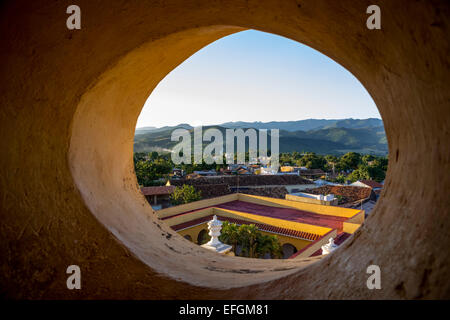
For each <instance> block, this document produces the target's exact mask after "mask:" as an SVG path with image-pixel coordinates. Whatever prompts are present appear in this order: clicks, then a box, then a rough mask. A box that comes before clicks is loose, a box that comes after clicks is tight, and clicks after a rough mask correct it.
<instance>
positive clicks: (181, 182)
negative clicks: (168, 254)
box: [133, 30, 388, 259]
mask: <svg viewBox="0 0 450 320" xmlns="http://www.w3.org/2000/svg"><path fill="white" fill-rule="evenodd" d="M387 152H388V145H387V139H386V134H385V131H384V127H383V122H382V120H381V117H380V114H379V113H378V109H377V107H376V106H375V103H374V102H373V100H372V99H371V97H370V95H369V94H368V93H367V91H366V90H365V89H364V87H363V86H362V85H361V83H360V82H359V81H358V80H357V79H356V78H355V77H354V76H353V75H352V74H351V73H350V72H348V71H347V70H346V69H344V68H343V67H342V66H340V65H339V64H337V63H336V62H334V61H333V60H331V59H330V58H328V57H326V56H325V55H323V54H321V53H319V52H317V51H315V50H314V49H312V48H310V47H307V46H305V45H302V44H300V43H298V42H295V41H292V40H288V39H286V38H283V37H280V36H276V35H272V34H267V33H263V32H259V31H254V30H248V31H242V32H239V33H236V34H233V35H230V36H227V37H225V38H222V39H220V40H218V41H216V42H214V43H212V44H210V45H208V46H207V47H205V48H203V49H202V50H200V51H198V52H197V53H195V54H194V55H193V56H191V57H190V58H189V59H187V60H186V61H185V62H183V63H182V64H181V65H180V66H178V67H177V68H176V69H174V70H173V71H172V72H171V73H170V74H169V75H168V76H167V77H165V78H164V79H163V80H162V81H161V82H160V83H159V84H158V86H157V87H156V88H155V90H153V91H152V93H151V95H150V96H149V98H148V99H147V102H146V103H145V106H144V108H143V109H142V112H141V114H140V116H139V119H138V121H137V126H136V130H135V136H134V156H133V164H134V168H135V172H136V177H137V181H138V183H139V186H140V190H141V192H142V193H143V195H144V196H145V198H146V199H147V202H148V203H149V204H150V205H151V206H152V208H153V209H154V210H155V215H156V216H157V217H158V218H159V219H161V220H162V221H163V222H164V223H165V224H166V225H167V226H168V227H169V228H170V229H171V230H173V231H174V232H176V233H177V234H179V235H181V236H182V237H184V238H185V239H187V240H189V241H191V242H192V241H193V239H195V240H196V243H197V244H198V245H201V246H203V247H204V248H205V249H209V250H212V251H214V249H216V250H215V251H216V252H215V253H217V254H222V255H223V254H225V255H232V256H239V257H246V258H261V259H300V258H309V257H312V256H320V255H325V254H329V253H330V252H332V251H333V250H335V249H336V248H337V247H338V246H339V245H341V244H342V243H343V242H344V241H345V240H346V239H347V238H349V237H350V236H351V234H353V233H354V232H355V231H356V230H358V229H359V227H360V226H361V225H362V223H363V222H364V219H365V218H366V217H367V216H368V215H370V212H371V211H372V209H373V207H374V206H375V204H376V202H377V200H378V198H379V196H380V194H381V191H382V189H383V183H384V179H385V175H386V171H387V166H388V157H387ZM214 216H216V217H217V220H219V221H220V223H221V224H222V225H221V226H220V227H219V228H218V230H217V232H218V235H217V241H219V242H220V243H221V244H223V245H227V246H229V248H228V249H227V252H226V253H225V252H222V251H221V250H219V249H218V246H216V247H211V246H208V244H211V243H212V242H214V241H215V240H214V239H215V238H214V236H212V237H211V235H212V233H211V232H213V233H214V232H215V231H211V226H209V225H208V222H210V221H211V220H212V219H213V218H214Z"/></svg>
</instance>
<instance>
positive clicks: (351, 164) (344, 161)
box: [339, 152, 361, 170]
mask: <svg viewBox="0 0 450 320" xmlns="http://www.w3.org/2000/svg"><path fill="white" fill-rule="evenodd" d="M360 162H361V155H360V154H359V153H356V152H348V153H346V154H344V155H343V156H342V157H341V159H340V161H339V163H340V165H341V167H342V168H343V170H349V169H357V168H358V165H359V164H360Z"/></svg>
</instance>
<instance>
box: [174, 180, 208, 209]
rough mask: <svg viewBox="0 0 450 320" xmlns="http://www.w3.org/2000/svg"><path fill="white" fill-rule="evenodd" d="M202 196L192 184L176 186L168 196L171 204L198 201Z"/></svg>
mask: <svg viewBox="0 0 450 320" xmlns="http://www.w3.org/2000/svg"><path fill="white" fill-rule="evenodd" d="M201 198H202V193H201V191H197V190H195V188H194V186H190V185H187V184H184V185H183V186H182V187H176V188H175V190H174V191H173V193H172V194H171V196H170V201H171V203H172V204H173V205H179V204H185V203H189V202H194V201H198V200H200V199H201Z"/></svg>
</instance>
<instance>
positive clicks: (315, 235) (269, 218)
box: [157, 193, 364, 258]
mask: <svg viewBox="0 0 450 320" xmlns="http://www.w3.org/2000/svg"><path fill="white" fill-rule="evenodd" d="M157 215H158V217H159V218H160V219H162V220H164V221H165V222H166V223H168V224H169V226H170V227H171V228H172V229H173V230H175V231H177V232H178V233H179V234H180V235H182V236H183V237H185V238H186V239H188V240H189V241H192V242H194V243H197V244H200V243H201V242H202V239H203V237H205V235H206V234H207V230H208V228H207V225H206V223H207V222H208V221H210V220H211V219H212V217H213V216H214V215H217V217H218V219H219V220H221V221H229V222H231V223H236V224H237V225H242V224H254V225H256V226H257V227H258V229H259V230H260V231H261V232H262V233H263V234H271V235H276V236H277V237H278V239H279V241H280V243H281V244H282V245H283V252H284V256H285V258H287V257H288V256H293V255H294V254H295V256H300V257H305V256H311V255H315V254H318V252H319V251H320V247H321V246H322V245H323V244H325V243H327V242H328V240H329V239H330V238H333V239H335V240H336V243H337V244H339V243H340V242H342V241H344V240H345V239H346V238H347V237H348V236H349V235H350V234H351V233H353V232H354V231H355V230H356V229H358V228H359V226H360V225H361V224H362V223H363V221H364V211H363V210H357V209H347V208H341V207H334V206H324V205H319V204H311V203H302V202H297V201H291V200H284V199H275V198H269V197H260V196H252V195H246V194H240V193H235V194H230V195H226V196H222V197H217V198H212V199H206V200H200V201H196V202H192V203H188V204H184V205H180V206H175V207H171V208H167V209H163V210H159V211H157Z"/></svg>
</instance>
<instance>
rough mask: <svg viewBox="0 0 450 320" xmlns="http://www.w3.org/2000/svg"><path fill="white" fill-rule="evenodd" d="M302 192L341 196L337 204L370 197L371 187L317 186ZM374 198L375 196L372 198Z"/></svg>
mask: <svg viewBox="0 0 450 320" xmlns="http://www.w3.org/2000/svg"><path fill="white" fill-rule="evenodd" d="M302 192H304V193H312V194H323V195H327V194H334V195H336V196H341V200H339V204H344V203H349V202H355V201H358V200H362V199H367V198H370V197H371V193H372V189H370V188H361V187H356V186H332V185H327V186H322V187H318V188H312V189H305V190H303V191H302ZM374 200H375V198H374Z"/></svg>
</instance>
